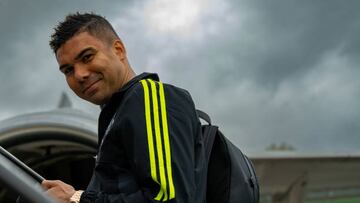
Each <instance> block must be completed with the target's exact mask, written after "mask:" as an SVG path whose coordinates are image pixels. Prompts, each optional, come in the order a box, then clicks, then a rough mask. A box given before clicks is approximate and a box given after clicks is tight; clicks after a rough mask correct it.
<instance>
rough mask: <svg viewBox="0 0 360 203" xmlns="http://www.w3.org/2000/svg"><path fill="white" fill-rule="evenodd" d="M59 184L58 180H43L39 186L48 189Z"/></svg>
mask: <svg viewBox="0 0 360 203" xmlns="http://www.w3.org/2000/svg"><path fill="white" fill-rule="evenodd" d="M58 185H59V181H58V180H44V181H43V182H41V186H42V187H43V188H44V189H49V188H52V187H55V186H58Z"/></svg>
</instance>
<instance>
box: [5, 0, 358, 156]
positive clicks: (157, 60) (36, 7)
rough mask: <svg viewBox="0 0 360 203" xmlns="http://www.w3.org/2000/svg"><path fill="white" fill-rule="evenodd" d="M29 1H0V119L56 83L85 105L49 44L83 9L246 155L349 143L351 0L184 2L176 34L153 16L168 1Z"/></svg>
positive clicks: (47, 99)
mask: <svg viewBox="0 0 360 203" xmlns="http://www.w3.org/2000/svg"><path fill="white" fill-rule="evenodd" d="M34 2H35V1H4V0H3V1H1V0H0V6H1V8H0V9H1V12H0V26H1V30H2V32H1V37H0V44H1V47H0V68H1V70H2V74H0V80H1V82H2V84H6V85H2V88H0V93H1V95H2V97H1V100H0V102H1V106H2V110H1V117H2V118H4V117H9V116H12V115H15V114H19V113H22V112H31V111H37V110H48V109H51V108H55V106H56V105H57V102H58V100H59V97H60V94H61V92H62V91H64V90H65V91H67V92H68V93H69V94H70V95H71V98H72V101H73V102H74V103H75V106H76V108H81V109H83V110H85V111H91V109H93V107H90V106H88V107H84V106H86V105H85V104H84V103H82V102H80V100H79V99H75V98H76V97H75V96H74V95H73V94H72V93H71V92H70V90H68V88H67V86H66V84H65V81H64V79H63V76H62V75H61V74H59V72H58V70H57V64H56V61H55V59H54V57H53V54H52V53H51V50H50V48H49V47H48V40H49V36H50V34H51V33H52V28H53V27H54V25H55V24H56V23H57V22H58V21H59V20H61V19H62V18H63V17H64V15H66V14H67V13H69V12H74V11H78V10H79V11H89V10H90V11H95V12H97V13H100V14H102V15H105V16H106V17H107V18H108V19H109V20H110V21H111V22H112V23H113V24H114V25H115V28H116V30H117V31H118V32H119V34H120V36H121V38H122V39H123V41H124V43H125V46H126V47H127V51H128V56H129V58H130V63H131V64H132V66H133V68H134V69H135V71H136V72H137V73H140V72H142V71H149V72H158V73H159V75H160V77H161V78H162V80H163V81H164V82H171V83H174V84H176V85H179V86H181V87H184V88H186V89H188V90H189V91H190V92H191V94H192V95H193V97H194V100H195V102H196V105H197V107H198V108H201V109H203V110H205V111H207V112H208V113H209V114H210V115H211V116H212V119H213V120H214V123H217V124H219V125H220V126H221V129H222V130H223V131H224V133H225V134H226V135H227V136H229V138H230V139H231V140H233V141H234V142H235V143H236V144H237V145H239V146H241V147H242V148H243V149H244V150H245V151H253V150H264V149H265V148H266V147H267V146H269V145H270V144H272V143H277V144H279V143H281V142H286V143H289V144H291V145H293V146H294V147H295V149H297V150H298V151H308V150H310V151H317V150H324V151H344V150H350V151H351V150H356V149H357V148H358V146H357V145H356V143H359V142H360V140H359V139H360V138H359V136H358V135H359V133H360V125H359V124H358V122H356V121H358V120H359V119H360V107H359V106H358V105H357V101H358V100H359V99H360V80H358V79H357V77H356V76H357V75H359V73H360V70H359V69H358V68H357V67H358V64H359V53H360V52H359V50H360V38H359V37H358V36H360V23H359V22H360V21H359V17H360V16H359V15H360V14H359V12H358V11H357V10H358V8H359V6H360V5H359V4H360V2H359V3H358V1H346V3H344V2H341V1H329V0H326V1H287V0H283V1H271V2H263V1H262V2H260V1H235V0H233V1H230V0H229V1H221V0H207V1H205V0H204V1H194V2H192V3H193V4H194V5H193V6H192V7H189V9H190V10H189V13H187V16H192V14H193V13H191V12H194V13H196V15H194V16H195V17H194V19H195V20H192V19H191V18H189V19H187V21H186V23H185V24H184V25H182V26H179V28H176V29H174V30H172V29H173V27H167V28H166V25H167V24H170V23H169V22H170V21H171V20H173V19H166V18H164V17H163V18H159V19H155V20H153V21H151V20H152V19H151V18H152V17H154V16H153V15H156V14H158V13H160V14H163V13H162V12H164V11H165V12H166V9H167V8H166V6H168V7H169V6H170V7H171V5H167V4H166V3H164V4H160V5H157V3H158V2H161V1H146V0H144V1H129V2H127V3H126V2H125V3H124V2H123V1H121V2H119V3H115V2H116V1H113V2H110V1H106V3H104V2H100V1H99V2H97V1H86V0H83V1H71V3H70V1H69V2H68V3H64V1H60V0H58V1H45V0H42V1H36V3H34ZM164 2H166V1H164ZM189 2H190V1H189ZM196 3H198V4H199V5H201V6H199V7H198V10H196V9H195V10H191V9H193V8H197V7H196ZM164 5H165V6H164ZM175 5H176V4H175ZM161 6H164V7H161ZM176 11H177V10H176V9H175V10H174V12H175V13H173V14H172V15H171V16H168V17H174V16H175V17H178V16H177V15H180V14H181V13H179V14H178V13H176ZM20 14H21V15H20ZM160 25H164V26H165V28H166V29H164V28H163V27H161V26H160ZM335 143H336V144H335Z"/></svg>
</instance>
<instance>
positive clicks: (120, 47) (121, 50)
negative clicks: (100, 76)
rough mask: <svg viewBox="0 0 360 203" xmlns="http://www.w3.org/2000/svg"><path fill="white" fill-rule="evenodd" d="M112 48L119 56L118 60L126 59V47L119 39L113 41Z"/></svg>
mask: <svg viewBox="0 0 360 203" xmlns="http://www.w3.org/2000/svg"><path fill="white" fill-rule="evenodd" d="M113 50H114V51H115V54H116V55H117V56H119V59H120V60H123V59H126V49H125V46H124V44H123V43H122V42H121V40H119V39H117V40H115V41H114V44H113Z"/></svg>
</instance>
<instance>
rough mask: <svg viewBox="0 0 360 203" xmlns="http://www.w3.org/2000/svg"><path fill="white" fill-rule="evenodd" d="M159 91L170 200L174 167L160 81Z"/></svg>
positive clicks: (172, 189) (172, 195) (172, 196)
mask: <svg viewBox="0 0 360 203" xmlns="http://www.w3.org/2000/svg"><path fill="white" fill-rule="evenodd" d="M159 87H160V88H159V91H160V105H161V117H162V126H163V135H164V142H165V143H164V144H165V156H166V170H167V173H168V179H169V189H170V194H169V200H170V199H173V198H175V188H174V182H173V177H172V168H171V151H170V141H169V131H168V125H167V123H168V122H167V117H166V102H165V93H164V86H163V84H162V83H161V82H159Z"/></svg>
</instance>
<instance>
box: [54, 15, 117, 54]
mask: <svg viewBox="0 0 360 203" xmlns="http://www.w3.org/2000/svg"><path fill="white" fill-rule="evenodd" d="M54 30H55V32H54V33H53V34H52V35H51V39H50V42H49V44H50V47H51V49H52V50H53V51H54V53H55V54H56V52H57V50H58V49H59V48H60V47H61V46H62V45H63V44H65V42H66V41H68V40H69V39H71V38H72V37H73V36H74V35H76V34H79V33H81V32H88V33H89V34H90V35H92V36H94V37H96V38H98V39H100V40H103V41H104V42H107V43H109V44H110V43H112V42H113V41H114V40H115V39H120V38H119V36H118V35H117V34H116V32H115V30H114V28H113V27H112V26H111V24H110V23H109V21H107V20H106V19H105V18H104V17H102V16H99V15H97V14H94V13H82V14H81V13H79V12H76V13H73V14H69V15H67V16H66V17H65V20H64V21H63V22H60V23H59V24H58V25H57V26H56V27H55V28H54Z"/></svg>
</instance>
